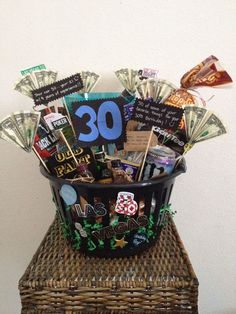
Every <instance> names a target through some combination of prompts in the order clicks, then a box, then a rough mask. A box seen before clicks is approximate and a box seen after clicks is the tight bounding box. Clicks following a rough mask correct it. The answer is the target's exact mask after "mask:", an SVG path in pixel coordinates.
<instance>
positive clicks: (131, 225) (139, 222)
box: [92, 215, 148, 240]
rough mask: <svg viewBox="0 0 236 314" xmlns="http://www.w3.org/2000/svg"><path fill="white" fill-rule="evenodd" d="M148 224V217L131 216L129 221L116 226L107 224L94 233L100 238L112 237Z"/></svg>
mask: <svg viewBox="0 0 236 314" xmlns="http://www.w3.org/2000/svg"><path fill="white" fill-rule="evenodd" d="M147 224H148V217H147V216H145V215H143V216H139V217H138V218H137V219H134V218H130V219H129V220H127V222H123V221H122V222H119V223H118V224H117V225H116V226H107V227H104V228H102V229H100V230H96V231H92V234H93V236H94V237H95V238H97V239H98V240H105V239H110V238H112V237H113V236H115V235H116V234H124V233H125V232H126V231H132V230H135V229H138V228H139V227H145V226H147Z"/></svg>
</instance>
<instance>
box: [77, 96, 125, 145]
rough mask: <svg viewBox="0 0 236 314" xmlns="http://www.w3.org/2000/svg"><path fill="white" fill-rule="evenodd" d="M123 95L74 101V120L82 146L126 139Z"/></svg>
mask: <svg viewBox="0 0 236 314" xmlns="http://www.w3.org/2000/svg"><path fill="white" fill-rule="evenodd" d="M125 104H126V102H125V100H124V99H123V98H122V97H117V98H111V99H99V100H92V101H81V102H74V103H72V108H73V116H72V121H73V125H74V129H75V132H76V136H77V140H78V142H79V145H80V146H81V147H86V146H95V145H103V144H107V143H115V142H122V141H124V139H125V126H124V105H125Z"/></svg>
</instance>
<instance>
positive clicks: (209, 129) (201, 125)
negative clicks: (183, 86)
mask: <svg viewBox="0 0 236 314" xmlns="http://www.w3.org/2000/svg"><path fill="white" fill-rule="evenodd" d="M184 124H185V132H186V137H187V140H188V142H189V144H191V145H193V144H195V143H198V142H201V141H205V140H208V139H210V138H213V137H216V136H219V135H222V134H225V133H226V128H225V126H224V125H223V123H222V121H221V120H220V119H219V118H218V117H217V116H216V115H215V114H214V113H213V112H212V111H209V110H207V109H205V108H203V107H197V106H184Z"/></svg>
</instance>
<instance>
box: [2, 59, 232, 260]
mask: <svg viewBox="0 0 236 314" xmlns="http://www.w3.org/2000/svg"><path fill="white" fill-rule="evenodd" d="M21 74H22V77H21V79H19V80H18V82H17V83H16V84H15V86H14V89H15V90H17V91H19V92H20V93H21V94H23V95H26V96H28V97H30V98H32V99H33V102H34V104H33V110H32V111H18V112H14V113H12V114H11V115H9V116H7V117H6V118H4V119H2V120H1V121H0V138H2V139H3V140H5V141H8V142H10V143H14V144H15V145H17V146H18V147H20V148H22V149H24V150H25V151H26V152H30V151H31V150H32V151H33V152H34V153H35V155H36V156H37V157H38V159H39V160H40V165H41V166H40V169H41V172H42V174H43V175H44V176H45V177H47V178H48V179H49V181H50V185H51V189H52V193H53V199H54V202H55V205H56V208H57V213H58V216H59V219H60V222H61V226H62V230H63V232H64V234H65V236H66V237H67V238H68V239H69V240H70V242H71V243H72V245H73V247H74V248H75V249H78V250H82V251H83V252H85V253H87V254H93V255H96V256H106V257H108V256H110V257H116V256H128V255H133V254H136V253H138V252H140V251H142V250H144V249H145V248H147V247H149V246H150V245H151V244H152V243H154V241H155V240H157V239H158V236H159V234H160V231H161V229H162V227H163V226H165V225H166V223H167V219H168V217H169V216H172V215H173V213H174V212H173V211H172V210H171V208H170V204H169V199H170V195H171V192H172V187H173V184H174V181H175V178H176V176H178V175H179V174H181V173H182V172H184V171H185V163H184V160H183V157H184V155H185V154H186V153H187V152H188V151H189V150H190V149H191V148H192V147H193V146H194V145H195V144H196V143H198V142H201V141H205V140H207V139H211V138H214V137H216V136H219V135H222V134H224V133H226V129H225V126H224V124H223V123H222V121H221V120H220V118H218V116H217V115H216V114H215V113H213V112H211V111H209V110H207V109H206V106H205V103H204V101H203V100H202V98H201V96H200V94H199V91H198V88H199V87H204V86H207V87H214V86H218V85H222V84H226V83H231V82H232V79H231V78H230V76H229V74H228V73H227V72H226V71H225V70H224V69H223V68H222V67H221V66H220V63H219V60H218V59H217V58H216V57H214V56H210V57H209V58H207V59H206V60H204V61H203V62H201V63H200V64H198V65H197V66H196V67H194V68H193V69H191V70H190V71H189V72H187V73H186V74H185V75H184V76H183V77H182V79H181V82H180V87H177V86H176V85H175V84H173V83H171V82H169V81H167V80H165V79H160V78H159V77H158V71H156V70H153V69H147V68H144V69H142V70H134V69H128V68H124V69H120V70H117V71H116V72H115V75H116V77H117V78H118V79H119V81H120V82H121V84H122V86H123V87H124V90H123V91H122V92H121V93H120V92H114V93H94V92H91V91H92V89H93V88H94V86H95V85H96V83H97V81H98V79H99V75H98V74H96V73H94V72H90V71H81V72H80V73H76V74H74V75H71V76H70V77H67V78H64V79H61V80H57V76H58V74H57V72H56V71H51V70H48V69H46V67H45V65H39V66H36V67H33V68H29V69H26V70H23V71H21Z"/></svg>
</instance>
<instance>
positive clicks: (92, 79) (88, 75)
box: [80, 71, 100, 93]
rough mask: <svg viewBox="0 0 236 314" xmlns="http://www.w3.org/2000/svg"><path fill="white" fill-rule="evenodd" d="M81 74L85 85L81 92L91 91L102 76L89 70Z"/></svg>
mask: <svg viewBox="0 0 236 314" xmlns="http://www.w3.org/2000/svg"><path fill="white" fill-rule="evenodd" d="M80 76H81V79H82V81H83V86H84V87H83V88H82V89H81V90H80V93H89V92H90V91H91V90H92V89H93V88H94V86H95V85H96V83H97V82H98V79H99V77H100V76H99V75H98V74H96V73H94V72H89V71H82V72H80Z"/></svg>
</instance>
